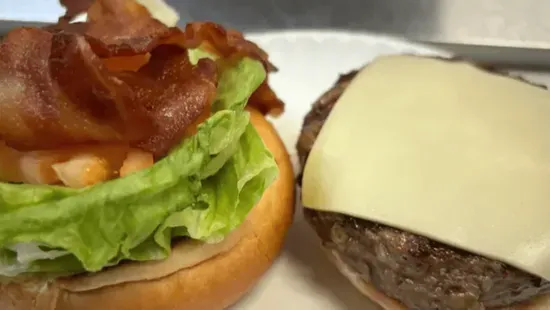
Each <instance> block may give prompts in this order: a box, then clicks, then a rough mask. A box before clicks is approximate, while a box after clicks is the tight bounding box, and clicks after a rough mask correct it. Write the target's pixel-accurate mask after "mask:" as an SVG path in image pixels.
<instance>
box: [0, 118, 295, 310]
mask: <svg viewBox="0 0 550 310" xmlns="http://www.w3.org/2000/svg"><path fill="white" fill-rule="evenodd" d="M251 120H252V124H253V125H254V126H255V127H256V129H257V130H258V132H259V134H260V136H261V137H262V138H263V140H264V142H265V143H266V145H267V147H268V148H269V149H270V150H271V152H272V153H273V155H274V157H275V159H276V161H277V164H278V166H279V177H278V178H277V180H276V181H275V182H274V183H273V184H272V185H271V186H270V187H269V188H268V190H267V191H266V192H265V193H264V195H263V197H262V199H261V200H260V202H259V203H258V204H257V205H256V206H255V207H254V209H253V210H252V211H251V213H250V214H249V216H248V218H247V224H248V225H243V226H244V227H243V234H242V237H241V239H240V241H238V242H237V243H236V244H235V246H233V247H232V248H231V249H230V250H228V251H226V252H223V253H221V254H219V255H217V256H214V257H213V258H211V259H209V260H206V261H203V262H202V263H200V264H198V265H195V266H193V267H190V268H185V269H181V270H179V271H177V272H175V273H172V274H170V275H168V276H165V277H161V278H159V279H155V280H149V281H137V282H129V283H122V284H116V285H112V286H107V287H103V288H99V289H94V290H89V291H83V292H75V291H70V290H66V289H64V288H63V287H62V286H61V285H56V283H53V284H49V285H46V284H45V283H44V282H40V281H32V280H29V281H28V282H25V283H18V284H14V283H12V284H9V285H5V286H0V287H1V291H0V309H2V310H31V309H32V310H69V309H71V310H72V309H78V310H97V309H101V310H125V309H128V310H176V309H186V310H209V309H223V308H226V307H228V306H230V305H231V304H233V303H235V302H236V301H237V300H238V299H239V298H240V297H241V296H242V295H243V294H245V293H246V292H247V291H248V290H249V289H250V288H251V287H252V286H253V285H254V284H255V283H256V282H257V280H258V279H259V278H260V276H262V274H263V273H264V272H265V271H267V269H268V268H269V267H270V266H271V264H272V263H273V260H274V259H275V258H276V257H277V256H278V254H279V253H280V251H281V248H282V245H283V241H284V238H285V236H286V233H287V231H288V228H289V226H290V224H291V222H292V218H293V214H294V202H295V201H294V173H293V171H292V165H291V162H290V158H289V155H288V153H287V151H286V149H285V146H284V144H283V142H282V141H281V139H280V138H279V136H278V135H277V132H276V131H275V129H274V128H273V126H272V125H271V124H270V123H269V122H268V121H267V120H266V119H265V118H264V117H263V116H262V115H261V114H260V113H258V112H256V111H251ZM115 268H116V267H115Z"/></svg>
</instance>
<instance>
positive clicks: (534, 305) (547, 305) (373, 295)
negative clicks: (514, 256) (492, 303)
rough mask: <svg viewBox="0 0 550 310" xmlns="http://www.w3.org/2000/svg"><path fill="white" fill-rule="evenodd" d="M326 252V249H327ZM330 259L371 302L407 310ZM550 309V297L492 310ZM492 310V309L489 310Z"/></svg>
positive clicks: (332, 254) (386, 308) (334, 257)
mask: <svg viewBox="0 0 550 310" xmlns="http://www.w3.org/2000/svg"><path fill="white" fill-rule="evenodd" d="M325 250H326V249H325ZM327 255H328V257H329V259H330V260H331V261H332V262H333V263H334V264H335V265H336V267H337V268H338V270H339V271H340V273H342V274H343V275H344V276H345V277H346V278H348V280H349V281H350V282H351V283H352V284H353V286H355V288H357V290H359V292H361V293H362V294H363V295H365V296H367V297H368V298H369V299H370V300H372V301H373V302H375V303H376V304H378V305H379V306H380V307H381V308H382V309H384V310H407V308H406V307H405V306H403V305H402V304H401V303H400V302H398V301H397V300H395V299H392V298H390V297H388V296H386V295H384V294H383V293H381V292H379V291H378V290H376V288H375V287H374V286H373V285H371V284H370V283H368V282H366V281H364V280H363V279H361V278H359V277H358V276H356V275H355V274H354V273H353V272H352V271H351V270H350V269H349V267H348V266H347V265H346V264H345V263H344V262H343V261H342V260H341V259H340V257H339V255H338V253H336V252H330V251H328V250H327ZM548 309H550V295H545V296H542V297H540V298H538V299H536V300H533V301H532V302H529V303H527V304H523V305H519V306H512V307H505V308H499V309H492V310H548ZM488 310H491V309H488Z"/></svg>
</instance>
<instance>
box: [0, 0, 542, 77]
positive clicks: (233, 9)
mask: <svg viewBox="0 0 550 310" xmlns="http://www.w3.org/2000/svg"><path fill="white" fill-rule="evenodd" d="M167 2H168V3H170V4H171V5H172V6H174V7H175V8H176V9H177V10H178V11H180V13H181V16H182V23H185V22H187V21H190V20H214V21H216V22H219V23H222V24H224V25H228V26H231V27H235V28H237V29H239V30H242V31H245V32H259V31H266V30H276V29H293V28H316V29H322V28H331V29H334V28H336V29H346V30H354V31H368V32H376V33H385V34H390V35H394V36H399V37H406V38H408V39H412V40H415V41H420V42H425V43H429V44H436V45H440V46H444V47H446V48H449V49H451V50H454V51H458V52H459V53H461V54H463V55H467V56H470V57H472V58H475V59H476V60H478V61H483V62H489V63H496V64H500V65H518V66H521V67H526V66H531V67H536V68H543V67H545V68H550V18H548V16H549V14H550V1H547V0H506V1H503V0H483V1H480V0H225V1H221V0H199V1H197V0H167ZM61 11H62V9H61V7H60V6H59V5H58V2H57V0H25V1H15V0H0V31H1V30H2V29H9V27H12V26H13V25H16V24H18V23H19V21H21V20H25V21H37V22H51V21H54V20H55V19H56V17H57V16H58V15H59V12H61ZM2 20H4V22H3V23H2V22H1V21H2ZM7 20H12V21H13V20H16V22H11V23H7V22H6V21H7ZM497 47H498V48H497Z"/></svg>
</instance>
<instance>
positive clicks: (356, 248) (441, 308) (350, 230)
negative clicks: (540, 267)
mask: <svg viewBox="0 0 550 310" xmlns="http://www.w3.org/2000/svg"><path fill="white" fill-rule="evenodd" d="M356 74H357V71H353V72H350V73H348V74H346V75H343V76H341V77H340V78H339V80H338V81H337V82H336V84H335V85H334V86H333V87H332V88H331V89H330V90H328V91H327V92H325V93H324V94H323V95H322V96H321V97H320V98H319V99H318V100H317V102H315V103H314V105H313V107H312V109H311V111H310V112H309V113H308V114H307V116H306V117H305V120H304V123H303V127H302V132H301V135H300V137H299V139H298V143H297V149H298V155H299V159H300V164H301V165H302V168H303V167H304V165H305V162H306V160H307V157H308V155H309V153H310V151H311V149H312V146H313V143H314V141H315V139H316V138H317V136H318V134H319V132H320V131H321V128H322V126H323V124H324V122H325V120H326V119H327V117H328V115H329V114H330V111H331V110H332V108H333V107H334V104H335V103H336V101H337V100H338V98H339V97H340V96H341V95H342V93H343V92H344V90H345V89H346V87H347V86H348V85H349V83H350V82H351V80H352V79H353V77H354V76H355V75H356ZM300 179H301V177H300ZM306 207H307V206H306ZM304 215H305V218H306V220H307V221H308V222H309V224H310V225H311V226H312V227H313V228H314V230H315V231H316V232H317V234H318V236H319V237H320V239H321V240H322V243H323V246H324V247H326V248H328V249H329V250H331V251H336V252H337V253H338V254H339V255H340V257H341V258H342V260H343V261H344V263H346V264H347V265H348V266H349V267H351V269H352V270H354V272H355V273H357V274H358V275H360V276H361V278H363V279H364V280H365V281H366V282H369V283H371V284H372V285H373V286H374V287H375V288H376V289H378V290H379V291H381V292H383V293H384V294H386V295H388V296H390V297H392V298H394V299H396V300H398V301H400V302H401V303H403V305H405V306H406V307H407V308H410V309H415V310H432V309H433V310H436V309H437V310H459V309H471V310H484V309H493V308H499V307H505V306H509V305H513V304H517V303H521V302H524V301H527V300H530V299H532V298H534V297H536V296H538V295H542V294H545V293H548V292H549V291H550V282H548V281H545V280H543V279H541V278H539V277H537V276H534V275H531V274H529V273H526V272H524V271H521V270H518V269H516V268H514V267H512V266H509V265H507V264H504V263H502V262H499V261H496V260H492V259H488V258H485V257H482V256H478V255H475V254H472V253H468V252H465V251H462V250H459V249H456V248H453V247H451V246H447V245H444V244H441V243H438V242H435V241H432V240H430V239H428V238H425V237H422V236H418V235H415V234H412V233H410V232H406V231H403V230H399V229H395V228H392V227H388V226H385V225H381V224H377V223H373V222H370V221H366V220H362V219H357V218H354V217H351V216H347V215H342V214H336V213H331V212H320V211H316V210H312V209H307V208H304Z"/></svg>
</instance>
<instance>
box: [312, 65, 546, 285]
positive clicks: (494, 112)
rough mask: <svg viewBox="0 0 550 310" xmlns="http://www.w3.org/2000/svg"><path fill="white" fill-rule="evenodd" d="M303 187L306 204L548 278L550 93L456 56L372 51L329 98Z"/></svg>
mask: <svg viewBox="0 0 550 310" xmlns="http://www.w3.org/2000/svg"><path fill="white" fill-rule="evenodd" d="M302 190H303V192H302V200H303V204H304V206H306V207H309V208H312V209H316V210H320V211H332V212H338V213H342V214H347V215H350V216H354V217H358V218H362V219H366V220H370V221H374V222H378V223H383V224H386V225H389V226H393V227H396V228H400V229H403V230H407V231H411V232H413V233H416V234H419V235H423V236H426V237H429V238H431V239H433V240H437V241H439V242H442V243H445V244H448V245H451V246H455V247H457V248H460V249H463V250H467V251H470V252H473V253H476V254H479V255H483V256H486V257H489V258H492V259H497V260H500V261H503V262H505V263H508V264H510V265H512V266H515V267H517V268H520V269H523V270H525V271H527V272H530V273H533V274H535V275H538V276H540V277H542V278H544V279H546V280H550V92H548V91H546V90H544V89H542V88H539V87H536V86H533V85H530V84H528V83H525V82H522V81H518V80H515V79H513V78H509V77H506V76H501V75H497V74H494V73H490V72H487V71H484V70H482V69H479V68H477V67H475V66H474V65H472V64H469V63H466V62H461V61H448V60H441V59H433V58H423V57H415V56H385V57H380V58H377V59H376V60H375V61H373V62H372V63H371V64H369V65H368V66H367V67H365V68H364V69H363V70H362V71H361V72H360V73H359V74H358V75H357V76H356V77H355V78H354V80H353V81H352V83H351V85H350V86H349V87H348V88H347V90H346V91H345V92H344V94H343V95H342V96H341V98H340V99H339V100H338V101H337V103H336V105H335V107H334V109H333V110H332V112H331V114H330V116H329V117H328V119H327V121H326V123H325V125H324V126H323V128H322V130H321V133H320V134H319V137H318V138H317V140H316V142H315V144H314V146H313V149H312V151H311V153H310V155H309V158H308V161H307V163H306V166H305V169H304V176H303V189H302Z"/></svg>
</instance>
